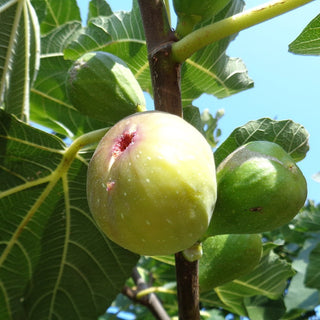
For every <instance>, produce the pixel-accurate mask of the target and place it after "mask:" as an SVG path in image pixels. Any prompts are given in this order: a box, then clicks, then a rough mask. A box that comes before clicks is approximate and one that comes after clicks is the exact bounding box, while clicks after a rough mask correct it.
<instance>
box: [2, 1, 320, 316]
mask: <svg viewBox="0 0 320 320" xmlns="http://www.w3.org/2000/svg"><path fill="white" fill-rule="evenodd" d="M243 7H244V3H243V1H241V0H234V1H232V2H230V3H229V5H228V6H227V7H225V8H224V9H223V10H222V11H220V12H219V13H218V14H217V15H216V16H215V17H213V18H209V19H207V20H206V21H202V22H200V23H198V24H196V25H195V26H194V29H198V28H202V27H203V26H205V25H207V24H210V23H212V22H216V21H219V20H222V19H224V18H226V17H229V16H232V15H234V14H237V13H239V12H241V11H242V10H243ZM0 28H1V33H0V47H1V50H0V107H1V109H0V181H1V184H0V239H1V242H0V288H1V290H0V319H4V320H6V319H37V320H38V319H53V318H61V319H70V320H73V319H77V320H78V319H97V318H98V316H100V315H102V314H103V313H104V312H105V310H106V309H107V307H108V306H110V305H111V304H113V305H114V306H117V307H119V309H120V310H127V311H132V310H133V311H134V312H135V314H136V315H137V318H138V319H152V317H153V316H152V314H151V312H150V311H149V310H148V309H147V308H145V307H144V306H142V305H138V304H135V305H133V304H132V300H129V299H128V298H127V297H124V295H122V294H119V292H121V290H122V288H123V286H124V284H125V285H126V286H128V287H130V288H131V289H132V290H133V291H134V290H136V288H137V287H136V286H137V284H136V283H134V282H133V280H132V279H128V278H129V277H130V275H131V270H132V268H133V267H134V266H137V267H138V270H139V272H140V273H141V275H142V276H143V278H144V280H145V281H146V283H147V284H148V285H149V286H150V289H153V290H154V291H153V292H155V293H156V294H157V295H158V296H159V297H160V299H161V301H162V304H163V306H164V307H165V309H166V311H167V313H168V314H169V315H170V316H172V317H174V316H176V315H177V314H178V310H177V309H178V306H177V299H176V295H175V291H176V287H175V286H176V283H175V270H174V258H173V256H163V257H157V258H155V257H141V258H140V257H139V256H137V255H135V254H132V253H130V252H128V251H126V250H124V249H123V248H121V247H119V246H117V245H115V244H114V243H112V242H111V241H110V240H109V239H107V238H106V237H105V236H104V234H102V233H101V231H100V229H99V228H98V227H97V225H96V224H95V222H94V220H93V218H92V216H91V214H90V211H89V208H88V204H87V199H86V179H85V177H86V172H87V167H88V162H89V160H90V158H91V156H92V154H93V151H94V149H95V145H96V142H97V141H98V140H99V138H101V137H102V135H103V134H104V133H105V132H106V131H107V130H108V128H105V127H106V124H105V123H104V122H102V121H99V120H97V119H93V118H91V117H89V116H87V115H84V114H81V113H80V112H78V111H77V110H76V109H75V108H74V106H73V105H72V103H71V101H70V100H69V98H68V96H67V93H66V78H67V74H68V70H69V69H70V67H71V66H72V64H73V63H74V61H75V60H76V59H78V58H79V57H80V56H82V55H83V54H86V53H88V52H92V51H104V52H108V53H111V54H114V55H116V56H117V57H119V58H120V59H122V60H123V61H125V63H126V64H127V65H128V67H129V68H130V70H131V72H132V73H133V75H134V77H135V78H136V80H137V81H138V83H139V85H140V86H141V88H142V89H143V91H145V92H148V93H150V94H151V95H152V83H151V78H150V70H149V64H148V59H147V47H146V40H145V36H144V30H143V25H142V20H141V15H140V11H139V7H138V4H137V1H133V6H132V10H131V11H130V12H119V13H116V14H115V13H113V12H112V10H111V9H110V6H109V5H108V4H107V2H106V1H104V0H91V1H90V3H89V13H88V19H87V25H85V26H83V24H82V21H81V18H80V11H79V8H78V6H77V2H76V0H47V1H43V0H31V1H10V0H2V1H1V5H0ZM318 29H319V17H316V18H315V19H314V20H313V21H312V22H311V23H310V24H309V25H308V26H307V27H306V29H305V30H304V31H303V32H302V34H301V35H300V36H299V37H298V38H297V39H296V40H295V41H294V42H293V43H292V44H291V46H290V50H291V51H292V52H295V53H300V54H319V45H318V38H319V37H318V33H317V30H318ZM235 38H236V35H233V36H230V37H228V38H225V39H223V40H220V41H218V42H215V43H212V44H210V45H209V46H207V47H206V48H204V49H202V50H199V51H198V52H196V53H195V54H194V55H193V56H191V57H190V58H189V59H187V61H186V62H185V63H184V64H183V66H182V69H181V79H182V82H181V90H182V103H183V106H184V111H185V112H184V116H185V118H186V120H187V121H189V122H190V123H192V124H193V125H194V126H195V127H196V128H198V129H199V131H201V132H202V133H203V134H204V136H205V137H206V138H207V140H208V142H209V143H210V144H211V146H212V147H216V146H217V144H218V138H219V135H220V131H219V128H218V120H219V119H220V118H221V113H219V112H217V113H216V115H215V116H212V115H211V114H210V112H204V113H203V114H200V112H199V109H198V108H197V107H195V106H193V104H194V100H195V99H196V98H198V97H199V96H201V95H202V94H203V93H206V94H210V95H214V96H216V97H218V98H224V97H227V96H230V95H233V94H235V93H238V92H240V91H242V90H246V89H248V88H251V87H252V86H253V81H252V80H251V79H250V77H249V76H248V72H247V69H246V67H245V65H244V64H243V62H242V61H241V59H239V58H232V57H229V56H228V55H227V54H226V50H227V49H228V46H229V44H230V42H231V41H233V40H234V39H235ZM29 120H31V121H32V122H31V124H32V125H31V124H30V123H29ZM35 126H37V127H40V128H42V127H41V126H45V127H46V128H44V130H45V131H43V130H40V129H37V128H35ZM254 140H265V141H272V142H276V143H278V144H279V145H281V146H282V147H283V148H284V149H285V150H286V152H288V153H289V154H290V155H291V156H292V158H293V159H294V160H295V161H299V160H301V159H303V158H304V156H305V155H306V152H307V151H308V134H307V132H306V130H305V129H304V128H303V127H302V126H301V125H300V124H297V123H294V122H292V121H290V120H285V121H275V120H271V119H266V118H264V119H259V120H255V121H251V122H249V123H247V124H245V125H244V126H242V127H240V128H237V129H235V130H234V132H232V134H231V135H230V137H229V138H227V139H226V140H225V141H224V142H223V143H222V144H221V145H220V146H219V147H218V148H217V149H216V151H215V158H216V163H217V165H218V164H219V163H221V162H222V161H223V159H224V158H225V157H226V156H228V155H229V154H230V153H231V152H232V151H234V150H235V149H236V148H238V147H239V146H240V145H243V144H245V143H247V142H249V141H254ZM263 239H264V242H265V244H264V253H263V257H262V259H261V261H260V263H259V264H258V265H257V266H256V267H255V268H254V270H252V271H251V272H250V273H248V274H246V275H243V276H241V277H239V278H238V279H235V280H233V281H231V282H229V283H226V284H224V285H222V286H219V287H217V288H215V289H213V290H211V291H209V292H206V293H203V294H201V305H202V306H203V307H204V308H205V311H203V312H202V318H203V319H222V318H223V317H224V316H225V315H226V314H227V313H228V312H232V313H233V314H235V315H236V318H239V315H243V316H248V317H250V319H251V320H260V319H264V320H273V319H280V318H281V317H282V319H297V318H298V317H299V316H300V315H301V314H304V313H307V312H310V311H312V310H313V309H314V308H315V306H316V305H317V304H318V303H319V286H320V285H319V283H320V280H319V279H320V276H319V271H318V265H319V247H320V206H319V205H315V204H314V203H312V202H309V203H308V204H307V205H306V207H305V208H303V210H302V211H301V213H300V214H299V215H298V216H297V217H296V218H295V219H294V220H292V221H291V222H290V223H289V224H288V225H285V226H283V227H281V228H279V229H277V230H273V231H272V232H267V233H264V234H263ZM139 258H140V260H139ZM137 302H139V299H138V301H137Z"/></svg>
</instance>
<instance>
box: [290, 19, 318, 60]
mask: <svg viewBox="0 0 320 320" xmlns="http://www.w3.org/2000/svg"><path fill="white" fill-rule="evenodd" d="M319 25H320V15H317V16H316V17H315V18H314V19H313V20H312V21H311V22H310V23H309V24H308V25H307V26H306V27H305V28H304V29H303V31H302V32H301V34H300V35H299V36H298V37H297V38H296V39H295V40H294V41H293V42H292V43H290V45H289V51H291V52H292V53H297V54H304V55H319V54H320V50H319V45H320V40H319Z"/></svg>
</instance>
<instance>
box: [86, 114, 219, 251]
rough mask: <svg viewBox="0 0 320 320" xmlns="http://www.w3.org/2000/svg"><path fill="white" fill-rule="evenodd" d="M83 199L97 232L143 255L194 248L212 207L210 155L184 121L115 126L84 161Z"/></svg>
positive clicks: (152, 117) (141, 118)
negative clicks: (95, 223) (96, 225)
mask: <svg viewBox="0 0 320 320" xmlns="http://www.w3.org/2000/svg"><path fill="white" fill-rule="evenodd" d="M87 198H88V203H89V207H90V210H91V212H92V215H93V217H94V219H95V220H96V221H97V224H98V225H99V226H100V228H101V230H102V231H104V232H105V234H106V235H107V236H108V237H109V238H110V239H111V240H112V241H114V242H115V243H117V244H118V245H120V246H122V247H124V248H126V249H128V250H130V251H132V252H135V253H138V254H141V255H168V254H173V253H176V252H179V251H182V250H184V249H186V248H189V247H191V246H192V245H193V244H194V243H195V242H196V241H197V240H198V239H199V238H200V237H201V236H202V235H203V234H204V232H205V231H206V229H207V228H208V225H209V221H210V218H211V215H212V211H213V207H214V204H215V201H216V174H215V163H214V157H213V153H212V150H211V148H210V146H209V144H208V143H207V141H206V140H205V138H204V137H203V136H202V134H201V133H200V132H199V131H198V130H197V129H196V128H194V127H193V126H192V125H190V124H189V123H188V122H186V121H185V120H183V119H182V118H180V117H178V116H175V115H172V114H169V113H165V112H159V111H147V112H141V113H137V114H134V115H131V116H129V117H126V118H124V119H123V120H121V121H119V122H118V123H117V124H115V125H114V126H113V127H112V128H111V129H110V130H109V131H108V132H107V133H106V135H105V136H104V137H103V138H102V139H101V141H100V142H99V144H98V146H97V148H96V150H95V152H94V155H93V157H92V159H91V161H90V163H89V167H88V174H87Z"/></svg>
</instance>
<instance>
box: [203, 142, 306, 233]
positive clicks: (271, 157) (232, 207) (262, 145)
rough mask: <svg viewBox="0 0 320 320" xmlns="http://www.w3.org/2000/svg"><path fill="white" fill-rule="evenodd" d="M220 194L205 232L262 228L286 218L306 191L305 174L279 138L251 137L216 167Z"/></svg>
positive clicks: (291, 215)
mask: <svg viewBox="0 0 320 320" xmlns="http://www.w3.org/2000/svg"><path fill="white" fill-rule="evenodd" d="M217 184H218V186H217V188H218V197H217V203H216V206H215V210H214V213H213V215H212V219H211V222H210V226H209V228H208V230H207V233H206V234H207V235H208V236H210V235H217V234H230V233H235V234H239V233H261V232H265V231H271V230H273V229H275V228H278V227H280V226H282V225H284V224H286V223H288V222H290V221H291V220H292V219H293V218H294V216H296V214H297V213H298V212H299V210H300V209H301V207H302V206H303V205H304V203H305V200H306V197H307V184H306V180H305V178H304V176H303V174H302V172H301V171H300V169H299V168H298V166H297V165H296V163H295V162H294V160H293V159H292V158H291V157H290V155H289V154H288V153H287V152H286V151H285V150H284V149H283V148H282V147H280V146H279V145H278V144H276V143H273V142H268V141H254V142H249V143H248V144H246V145H244V146H241V147H239V148H238V149H236V150H235V151H234V152H232V153H231V154H230V155H229V156H227V158H226V159H225V160H224V161H222V162H221V163H220V165H219V166H218V168H217Z"/></svg>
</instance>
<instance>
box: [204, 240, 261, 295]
mask: <svg viewBox="0 0 320 320" xmlns="http://www.w3.org/2000/svg"><path fill="white" fill-rule="evenodd" d="M202 250H203V254H202V258H201V259H200V260H199V286H200V291H201V292H205V291H209V290H212V289H213V288H215V287H218V286H221V285H223V284H225V283H227V282H229V281H232V280H234V279H237V278H239V277H240V276H243V275H245V274H247V273H249V272H250V271H252V270H253V269H254V268H255V266H257V265H258V263H259V261H260V258H261V254H262V242H261V237H260V235H257V234H229V235H217V236H213V237H209V238H207V239H206V240H205V241H204V242H203V243H202Z"/></svg>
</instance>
